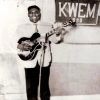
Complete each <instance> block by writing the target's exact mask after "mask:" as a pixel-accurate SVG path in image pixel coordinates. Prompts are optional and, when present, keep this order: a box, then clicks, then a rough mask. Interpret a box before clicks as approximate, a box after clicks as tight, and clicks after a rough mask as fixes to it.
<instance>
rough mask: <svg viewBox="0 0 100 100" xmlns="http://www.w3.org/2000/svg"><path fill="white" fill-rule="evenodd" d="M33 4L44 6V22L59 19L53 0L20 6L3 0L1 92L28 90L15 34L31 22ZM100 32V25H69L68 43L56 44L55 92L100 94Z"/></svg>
mask: <svg viewBox="0 0 100 100" xmlns="http://www.w3.org/2000/svg"><path fill="white" fill-rule="evenodd" d="M33 3H34V4H35V3H36V4H37V5H39V6H40V7H41V9H42V13H43V16H42V20H43V21H47V22H50V23H53V22H54V21H55V9H54V1H53V0H44V1H41V2H40V0H33V1H32V0H30V1H28V0H25V2H22V3H21V2H19V5H17V2H16V1H12V0H11V1H9V2H8V1H6V0H5V1H4V2H3V1H2V2H1V3H0V5H1V6H0V11H1V15H0V26H1V29H0V33H1V34H0V93H1V94H5V93H8V94H9V93H25V80H24V70H23V67H22V66H21V68H19V63H17V54H16V50H15V48H16V45H15V43H14V42H15V38H14V37H15V31H16V28H17V26H18V25H19V24H23V23H25V22H27V21H28V18H27V9H26V8H27V6H28V5H31V4H33ZM48 4H50V5H48ZM5 7H6V9H5ZM47 15H48V16H47ZM51 16H52V17H51ZM99 33H100V28H99V26H98V27H97V26H78V25H77V27H75V28H71V29H69V27H68V34H66V35H65V38H64V43H61V44H59V45H56V44H52V53H53V64H52V67H51V76H50V87H51V93H52V95H76V94H77V95H78V94H99V93H100V87H99V83H100V80H99V71H100V68H99V66H100V62H99V59H100V54H99V51H100V46H99V43H100V34H99ZM20 78H21V81H20ZM20 82H22V83H20ZM55 83H56V84H55ZM21 84H22V85H21ZM22 86H23V87H22Z"/></svg>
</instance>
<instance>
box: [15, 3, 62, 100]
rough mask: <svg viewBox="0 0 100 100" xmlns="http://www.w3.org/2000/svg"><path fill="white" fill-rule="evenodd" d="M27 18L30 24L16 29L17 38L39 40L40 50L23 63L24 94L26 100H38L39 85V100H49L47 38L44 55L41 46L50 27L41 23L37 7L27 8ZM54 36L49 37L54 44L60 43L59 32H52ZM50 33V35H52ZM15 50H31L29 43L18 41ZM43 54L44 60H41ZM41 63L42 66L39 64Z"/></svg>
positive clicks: (49, 53) (49, 64)
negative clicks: (25, 94)
mask: <svg viewBox="0 0 100 100" xmlns="http://www.w3.org/2000/svg"><path fill="white" fill-rule="evenodd" d="M28 17H29V20H30V22H29V23H28V24H25V25H23V26H21V27H19V29H18V35H19V37H20V38H21V37H28V38H29V37H32V39H33V38H39V40H38V41H39V42H40V44H41V48H40V49H39V50H38V52H37V54H36V56H35V58H34V59H32V60H27V61H23V63H25V64H23V66H24V67H25V76H26V92H27V99H28V100H38V86H39V83H40V91H39V92H40V98H41V100H50V89H49V75H50V66H51V62H52V56H51V48H50V39H49V38H48V40H47V42H46V43H45V46H44V47H45V48H44V49H45V53H44V52H43V49H42V47H43V45H44V42H45V34H46V33H47V32H49V31H51V30H52V25H51V24H48V23H43V22H41V21H40V20H41V10H40V8H39V7H38V6H36V5H33V6H30V7H28ZM52 32H53V33H56V34H54V35H53V36H51V37H50V38H51V40H52V41H53V42H55V43H58V42H59V41H61V39H62V38H61V35H60V34H59V33H61V31H60V30H59V29H58V30H57V31H52ZM52 32H51V33H52ZM17 48H18V49H19V50H21V51H28V50H30V49H31V46H30V43H29V41H25V42H21V41H18V46H17ZM43 53H44V60H43V59H42V57H43V55H42V54H43ZM41 63H43V64H41ZM41 65H42V66H41Z"/></svg>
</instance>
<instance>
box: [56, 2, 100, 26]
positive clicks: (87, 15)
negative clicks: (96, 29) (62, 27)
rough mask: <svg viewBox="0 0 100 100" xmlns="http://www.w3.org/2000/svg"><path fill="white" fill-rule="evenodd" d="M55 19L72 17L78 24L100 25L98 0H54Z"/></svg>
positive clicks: (99, 3) (62, 19)
mask: <svg viewBox="0 0 100 100" xmlns="http://www.w3.org/2000/svg"><path fill="white" fill-rule="evenodd" d="M55 6H56V7H55V8H56V21H60V22H62V21H66V20H69V19H70V18H72V19H73V20H76V22H77V23H78V24H79V25H100V21H99V20H100V19H99V18H100V1H99V0H56V3H55Z"/></svg>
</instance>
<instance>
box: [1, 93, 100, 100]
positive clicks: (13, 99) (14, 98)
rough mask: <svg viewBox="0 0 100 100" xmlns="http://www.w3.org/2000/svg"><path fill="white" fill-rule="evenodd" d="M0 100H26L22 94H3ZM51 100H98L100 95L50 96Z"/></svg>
mask: <svg viewBox="0 0 100 100" xmlns="http://www.w3.org/2000/svg"><path fill="white" fill-rule="evenodd" d="M0 100H27V99H26V97H25V96H24V95H23V94H5V95H4V94H3V95H0ZM51 100H100V95H74V96H52V97H51Z"/></svg>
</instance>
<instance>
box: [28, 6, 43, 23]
mask: <svg viewBox="0 0 100 100" xmlns="http://www.w3.org/2000/svg"><path fill="white" fill-rule="evenodd" d="M28 17H29V19H30V21H31V22H33V23H37V22H38V21H39V20H40V18H41V13H40V11H39V10H38V9H36V8H32V9H30V10H29V11H28Z"/></svg>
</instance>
